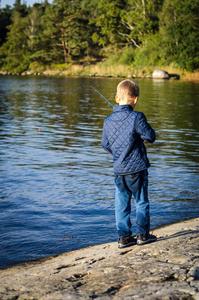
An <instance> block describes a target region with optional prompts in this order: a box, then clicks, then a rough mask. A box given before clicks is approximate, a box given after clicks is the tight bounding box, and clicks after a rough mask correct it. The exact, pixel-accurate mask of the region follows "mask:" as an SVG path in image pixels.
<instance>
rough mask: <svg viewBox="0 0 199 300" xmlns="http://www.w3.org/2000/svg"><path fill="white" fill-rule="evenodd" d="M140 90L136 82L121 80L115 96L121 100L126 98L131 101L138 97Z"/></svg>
mask: <svg viewBox="0 0 199 300" xmlns="http://www.w3.org/2000/svg"><path fill="white" fill-rule="evenodd" d="M139 93H140V88H139V85H138V84H137V82H135V81H133V80H129V79H126V80H123V81H121V82H120V83H119V84H118V86H117V95H118V96H119V97H121V98H124V97H126V98H127V99H129V100H131V99H133V98H134V97H139Z"/></svg>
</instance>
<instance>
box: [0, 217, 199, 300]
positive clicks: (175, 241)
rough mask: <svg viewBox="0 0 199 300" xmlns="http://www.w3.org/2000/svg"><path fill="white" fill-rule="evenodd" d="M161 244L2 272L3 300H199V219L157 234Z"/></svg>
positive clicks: (78, 254) (103, 248)
mask: <svg viewBox="0 0 199 300" xmlns="http://www.w3.org/2000/svg"><path fill="white" fill-rule="evenodd" d="M153 234H155V235H157V237H158V240H157V241H156V242H154V243H151V244H146V245H143V246H137V245H136V246H132V247H128V248H123V249H122V250H121V249H118V248H117V242H115V243H108V244H103V245H97V246H94V247H89V248H84V249H80V250H76V251H72V252H69V253H64V254H61V255H58V256H54V257H48V258H45V259H40V260H36V261H32V262H27V263H22V264H18V265H15V266H10V267H7V268H2V269H0V299H2V300H7V299H19V300H21V299H32V300H33V299H34V300H36V299H41V300H45V299H49V300H51V299H52V300H58V299H59V300H61V299H63V300H68V299H125V300H130V299H147V300H148V299H149V300H153V299H162V300H168V299H174V300H179V299H187V300H188V299H194V300H199V218H195V219H190V220H185V221H182V222H179V223H175V224H171V225H168V226H164V227H161V228H158V229H156V230H154V231H153Z"/></svg>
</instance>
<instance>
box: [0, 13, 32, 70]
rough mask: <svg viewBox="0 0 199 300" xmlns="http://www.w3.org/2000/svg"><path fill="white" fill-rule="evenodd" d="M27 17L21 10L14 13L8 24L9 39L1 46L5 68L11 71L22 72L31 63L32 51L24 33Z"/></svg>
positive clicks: (0, 53) (0, 51) (0, 50)
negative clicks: (22, 15)
mask: <svg viewBox="0 0 199 300" xmlns="http://www.w3.org/2000/svg"><path fill="white" fill-rule="evenodd" d="M25 28H26V19H25V18H21V15H20V13H19V12H17V11H15V12H14V13H13V15H12V24H11V25H9V26H8V29H9V32H8V35H7V41H6V42H5V43H4V44H3V45H2V46H1V49H0V56H1V59H2V65H3V69H4V70H6V71H9V72H22V71H24V70H25V69H26V68H27V67H28V65H29V59H30V52H29V50H28V42H27V38H26V36H25V34H24V30H25Z"/></svg>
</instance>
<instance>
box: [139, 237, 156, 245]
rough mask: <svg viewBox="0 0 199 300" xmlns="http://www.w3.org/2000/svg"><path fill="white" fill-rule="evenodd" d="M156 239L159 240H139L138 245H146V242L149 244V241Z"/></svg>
mask: <svg viewBox="0 0 199 300" xmlns="http://www.w3.org/2000/svg"><path fill="white" fill-rule="evenodd" d="M155 241H157V239H155V240H150V239H149V240H147V241H137V245H138V246H141V245H145V244H149V243H153V242H155Z"/></svg>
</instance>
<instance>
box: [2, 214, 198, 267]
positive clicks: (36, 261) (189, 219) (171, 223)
mask: <svg viewBox="0 0 199 300" xmlns="http://www.w3.org/2000/svg"><path fill="white" fill-rule="evenodd" d="M195 219H196V218H195V217H193V218H184V219H182V220H179V221H174V222H170V223H167V224H163V225H159V226H156V227H154V228H151V230H150V232H154V231H156V230H159V229H164V228H166V227H168V226H172V225H175V224H178V223H182V222H186V221H194V220H195ZM110 243H111V242H110ZM112 243H115V242H112ZM105 244H106V243H105ZM105 244H96V245H93V246H87V247H82V248H78V249H75V250H70V251H66V252H64V253H59V254H54V255H50V256H45V257H40V258H36V259H33V260H27V261H22V262H18V263H15V264H11V265H8V266H4V267H0V272H1V270H6V269H8V268H12V267H15V266H18V265H19V266H20V265H23V264H28V263H36V264H37V263H42V262H43V261H46V260H48V259H49V258H54V257H57V256H59V255H62V254H66V253H71V252H74V251H79V250H81V249H87V248H91V247H96V246H99V245H105ZM108 244H109V243H108Z"/></svg>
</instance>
